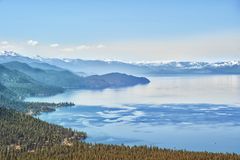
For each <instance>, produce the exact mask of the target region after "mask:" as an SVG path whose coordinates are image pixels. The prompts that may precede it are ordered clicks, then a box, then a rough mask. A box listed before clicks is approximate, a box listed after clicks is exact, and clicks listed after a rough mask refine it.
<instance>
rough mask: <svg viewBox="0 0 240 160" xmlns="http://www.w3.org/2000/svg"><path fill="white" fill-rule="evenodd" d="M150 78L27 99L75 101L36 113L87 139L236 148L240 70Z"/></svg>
mask: <svg viewBox="0 0 240 160" xmlns="http://www.w3.org/2000/svg"><path fill="white" fill-rule="evenodd" d="M150 80H151V83H150V84H149V85H144V86H135V87H129V88H121V89H106V90H102V91H89V90H69V91H67V92H65V93H63V94H59V95H56V96H52V97H43V98H38V97H32V98H28V99H27V101H44V102H66V101H68V102H74V103H75V104H76V106H73V107H65V108H59V109H57V110H56V111H55V112H51V113H42V114H41V115H39V116H38V117H39V118H40V119H42V120H45V121H47V122H51V123H55V124H59V125H62V126H65V127H70V128H73V129H76V130H79V131H85V132H87V134H88V138H87V140H86V141H88V142H93V143H106V144H126V145H154V146H159V147H162V148H163V147H164V148H172V149H186V150H192V151H211V152H236V153H240V143H239V142H240V76H230V75H224V76H179V77H176V76H175V77H154V78H150Z"/></svg>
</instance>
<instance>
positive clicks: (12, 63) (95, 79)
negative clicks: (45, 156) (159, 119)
mask: <svg viewBox="0 0 240 160" xmlns="http://www.w3.org/2000/svg"><path fill="white" fill-rule="evenodd" d="M149 82H150V81H149V80H148V79H147V78H144V77H136V76H132V75H127V74H124V73H116V72H114V73H108V74H104V75H91V76H80V75H79V74H77V73H74V72H72V71H71V70H68V69H64V68H60V67H58V66H54V65H52V64H48V63H46V62H42V61H39V60H36V59H32V58H29V57H24V56H21V55H19V54H16V53H14V52H4V54H2V55H0V93H1V94H0V96H1V97H2V98H4V96H5V95H7V96H6V97H8V98H9V97H12V98H13V99H23V98H25V97H29V96H49V95H54V94H57V93H62V92H63V91H64V90H66V89H94V90H96V89H97V90H98V89H105V88H119V87H128V86H134V85H138V84H148V83H149Z"/></svg>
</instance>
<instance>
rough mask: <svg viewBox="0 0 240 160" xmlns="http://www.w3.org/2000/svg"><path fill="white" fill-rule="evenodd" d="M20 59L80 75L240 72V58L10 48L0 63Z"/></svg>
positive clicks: (33, 65) (0, 58)
mask: <svg viewBox="0 0 240 160" xmlns="http://www.w3.org/2000/svg"><path fill="white" fill-rule="evenodd" d="M12 61H18V62H23V63H27V64H28V65H30V66H32V67H37V68H41V69H51V70H61V69H63V68H64V69H66V70H69V71H71V72H74V73H75V74H77V75H81V76H86V75H94V74H107V73H112V72H120V73H126V74H134V75H141V76H144V75H150V76H159V75H160V76H161V75H166V74H240V60H236V61H223V62H212V63H210V62H176V61H170V62H122V61H110V60H108V61H104V60H82V59H69V58H63V59H60V58H43V57H40V56H36V57H33V58H30V57H26V56H22V55H20V54H18V53H15V52H11V51H4V52H2V54H0V63H6V62H12Z"/></svg>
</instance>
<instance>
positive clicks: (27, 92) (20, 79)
mask: <svg viewBox="0 0 240 160" xmlns="http://www.w3.org/2000/svg"><path fill="white" fill-rule="evenodd" d="M0 83H1V84H2V85H4V86H5V87H7V88H8V89H9V90H11V91H12V92H14V93H16V94H17V95H18V98H19V99H22V98H24V97H26V96H49V95H53V94H56V93H61V92H63V89H62V88H60V87H53V86H50V85H45V84H41V83H40V82H38V81H36V80H34V79H32V78H31V77H29V76H27V75H26V74H24V73H22V72H19V71H17V70H10V69H8V68H6V67H4V66H3V65H0Z"/></svg>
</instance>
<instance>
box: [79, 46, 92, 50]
mask: <svg viewBox="0 0 240 160" xmlns="http://www.w3.org/2000/svg"><path fill="white" fill-rule="evenodd" d="M90 48H91V47H90V46H88V45H80V46H77V47H76V49H77V50H87V49H90Z"/></svg>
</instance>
